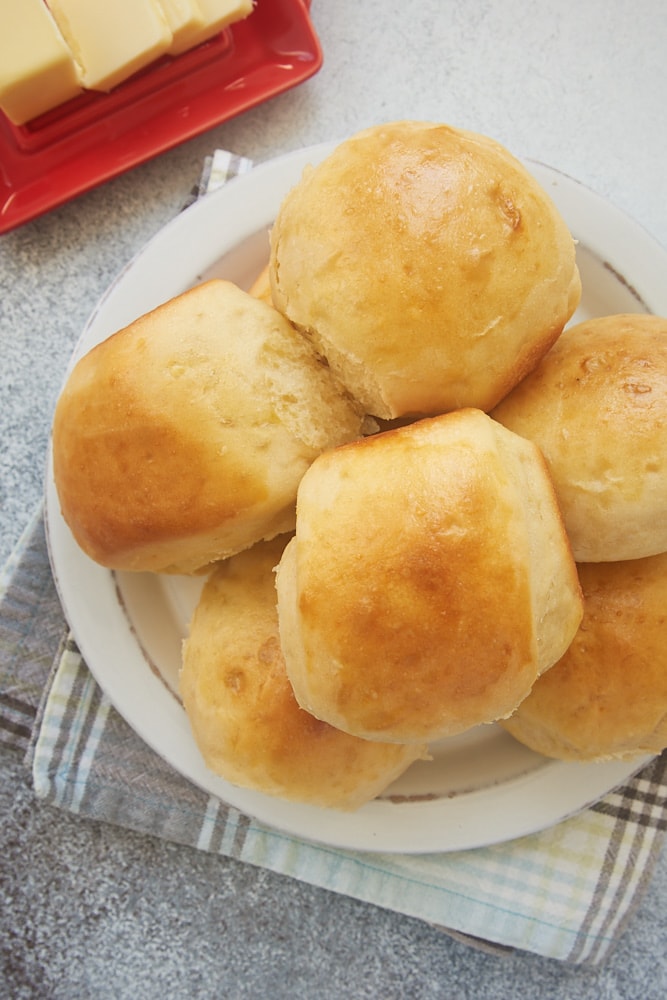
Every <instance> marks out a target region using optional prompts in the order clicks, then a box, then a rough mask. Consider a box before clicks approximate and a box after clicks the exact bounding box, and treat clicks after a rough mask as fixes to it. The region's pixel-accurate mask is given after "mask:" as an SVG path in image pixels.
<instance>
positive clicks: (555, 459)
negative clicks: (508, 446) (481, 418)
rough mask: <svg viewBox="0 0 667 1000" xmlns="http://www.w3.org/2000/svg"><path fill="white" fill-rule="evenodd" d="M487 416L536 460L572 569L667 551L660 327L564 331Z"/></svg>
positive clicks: (630, 323)
mask: <svg viewBox="0 0 667 1000" xmlns="http://www.w3.org/2000/svg"><path fill="white" fill-rule="evenodd" d="M493 416H494V417H495V418H496V419H497V420H499V421H500V422H501V423H503V424H504V425H505V426H506V427H509V428H510V429H511V430H513V431H515V432H516V433H517V434H521V435H523V436H524V437H526V438H529V439H530V440H531V441H534V442H535V443H536V444H537V445H538V446H539V448H540V449H541V451H542V452H543V454H544V456H545V458H546V461H547V464H548V466H549V470H550V473H551V476H552V479H553V482H554V486H555V489H556V494H557V496H558V500H559V503H560V507H561V510H562V512H563V518H564V521H565V526H566V528H567V531H568V534H569V536H570V541H571V544H572V551H573V553H574V557H575V559H576V560H577V562H600V561H604V562H615V561H617V560H623V559H641V558H643V557H644V556H649V555H655V554H657V553H660V552H664V551H667V319H665V318H662V317H659V316H647V315H644V314H636V315H635V314H621V315H613V316H604V317H601V318H597V319H590V320H587V321H585V322H583V323H579V324H577V325H576V326H573V327H570V328H569V329H567V330H566V331H565V332H564V333H563V335H562V336H561V337H560V339H559V340H558V343H557V344H555V346H554V347H553V348H552V350H551V351H550V352H549V354H548V355H547V356H546V357H545V358H544V359H543V360H542V361H541V362H540V364H539V366H538V367H537V368H536V370H535V371H534V372H533V373H532V374H531V375H529V376H528V377H527V378H526V379H525V380H524V381H523V382H522V383H521V384H520V385H519V386H517V388H516V389H514V391H513V392H512V393H511V394H510V395H509V396H508V397H507V398H506V399H504V400H503V401H502V403H500V405H499V406H498V407H497V408H496V409H495V410H494V411H493Z"/></svg>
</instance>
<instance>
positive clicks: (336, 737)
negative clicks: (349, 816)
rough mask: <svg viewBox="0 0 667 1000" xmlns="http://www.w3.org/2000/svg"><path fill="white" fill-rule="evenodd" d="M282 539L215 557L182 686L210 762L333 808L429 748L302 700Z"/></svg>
mask: <svg viewBox="0 0 667 1000" xmlns="http://www.w3.org/2000/svg"><path fill="white" fill-rule="evenodd" d="M284 545H285V539H284V538H276V539H274V540H273V541H272V542H260V543H259V544H258V545H256V546H255V547H254V548H252V549H249V550H248V551H246V552H243V553H241V554H240V555H237V556H234V557H232V558H231V559H228V560H226V561H225V562H222V563H220V564H219V566H218V567H216V569H215V570H214V571H213V573H212V575H211V576H210V577H209V579H208V580H207V582H206V584H205V586H204V590H203V592H202V596H201V599H200V602H199V604H198V606H197V608H196V610H195V614H194V617H193V620H192V624H191V628H190V635H189V637H188V639H187V640H186V642H185V644H184V648H183V668H182V672H181V678H180V690H181V695H182V698H183V704H184V707H185V710H186V712H187V715H188V718H189V721H190V724H191V727H192V732H193V735H194V738H195V741H196V743H197V745H198V747H199V749H200V751H201V753H202V756H203V757H204V760H205V762H206V764H207V765H208V767H209V768H210V769H211V770H212V771H214V772H215V773H216V774H219V775H221V776H222V777H223V778H225V779H226V780H227V781H230V782H232V783H233V784H236V785H241V786H243V787H247V788H253V789H255V790H256V791H261V792H264V793H266V794H269V795H278V796H280V797H282V798H285V799H290V800H294V801H299V802H308V803H310V804H312V805H318V806H327V807H330V808H336V809H356V808H358V807H359V806H361V805H363V804H364V803H365V802H368V801H369V800H370V799H373V798H375V797H376V796H377V795H379V794H380V792H382V791H383V790H384V789H385V788H386V787H387V786H388V785H389V784H391V782H392V781H393V780H394V779H395V778H397V777H398V776H399V775H400V774H402V773H403V771H405V770H406V768H407V767H408V766H409V765H410V764H411V763H412V762H413V761H414V760H416V759H417V758H418V757H424V756H426V748H425V747H419V746H414V745H413V746H400V745H398V744H395V743H377V742H372V743H371V742H369V741H367V740H360V739H357V738H356V737H354V736H348V735H347V734H346V733H341V732H339V731H337V730H336V729H333V728H332V727H331V726H328V725H326V724H325V723H323V722H320V721H318V720H317V719H315V718H313V717H312V716H311V715H309V714H308V713H307V712H304V711H303V709H301V708H299V706H298V705H297V703H296V701H295V699H294V694H293V692H292V688H291V686H290V683H289V681H288V680H287V675H286V673H285V663H284V660H283V657H282V654H281V651H280V641H279V637H278V613H277V610H276V591H275V582H274V573H273V569H274V567H275V565H276V563H277V562H278V560H279V559H280V556H281V553H282V551H283V548H284Z"/></svg>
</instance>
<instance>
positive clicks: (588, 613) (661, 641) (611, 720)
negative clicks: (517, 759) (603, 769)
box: [503, 553, 667, 761]
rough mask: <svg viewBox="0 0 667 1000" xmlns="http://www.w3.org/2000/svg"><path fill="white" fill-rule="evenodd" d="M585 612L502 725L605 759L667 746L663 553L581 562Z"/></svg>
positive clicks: (552, 747)
mask: <svg viewBox="0 0 667 1000" xmlns="http://www.w3.org/2000/svg"><path fill="white" fill-rule="evenodd" d="M579 576H580V579H581V584H582V588H583V592H584V618H583V621H582V623H581V626H580V628H579V631H578V633H577V635H576V636H575V638H574V641H573V642H572V645H571V646H570V647H569V649H568V650H567V652H566V653H565V655H564V656H563V657H562V659H561V660H560V661H559V662H558V663H556V664H555V666H553V667H552V668H551V670H549V671H548V673H546V674H545V675H544V676H543V677H541V678H540V679H539V680H538V681H537V683H536V684H535V686H534V688H533V690H532V691H531V693H530V694H529V696H528V698H526V700H525V701H524V702H523V703H522V704H521V705H520V706H519V708H518V709H517V711H516V712H515V713H514V715H512V716H511V718H509V719H507V720H506V721H505V722H504V723H503V725H504V726H505V728H506V729H507V730H508V731H509V732H510V733H511V734H512V735H513V736H514V737H515V738H516V739H518V740H519V741H520V742H522V743H525V744H527V745H528V746H529V747H531V748H532V749H533V750H536V751H537V752H538V753H542V754H545V755H546V756H548V757H556V758H560V759H563V760H590V761H595V760H608V759H609V758H632V757H636V756H638V755H641V754H650V753H660V751H661V750H663V749H664V748H665V747H667V643H666V642H665V639H666V635H665V622H666V609H667V553H663V554H661V555H657V556H650V557H647V558H645V559H630V560H627V561H623V562H616V563H584V564H581V565H580V566H579Z"/></svg>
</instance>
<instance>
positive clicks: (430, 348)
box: [270, 121, 581, 418]
mask: <svg viewBox="0 0 667 1000" xmlns="http://www.w3.org/2000/svg"><path fill="white" fill-rule="evenodd" d="M270 277H271V284H272V292H273V301H274V303H275V305H276V307H277V308H278V309H280V311H281V312H283V313H284V314H285V315H286V316H287V317H289V319H291V320H292V322H294V323H295V324H296V325H297V326H298V327H299V328H301V329H303V330H304V332H306V333H307V334H308V336H310V337H311V338H312V339H313V342H314V343H315V345H316V346H317V348H318V350H319V351H320V352H321V353H322V354H323V355H324V356H325V357H326V358H327V359H328V361H329V363H330V364H331V366H332V367H333V368H334V370H335V371H336V372H337V373H338V375H339V377H340V378H341V380H342V381H343V383H344V384H345V385H347V386H348V388H349V389H350V391H351V392H352V393H353V395H355V396H356V397H357V398H358V399H359V400H360V401H361V402H362V403H363V405H364V406H365V407H366V409H367V410H368V411H369V412H370V413H372V414H374V415H375V416H376V417H381V418H393V417H397V416H401V415H404V414H406V413H415V414H422V415H423V414H435V413H442V412H445V411H448V410H453V409H457V408H459V407H466V406H473V407H479V408H481V409H484V410H488V409H490V408H491V407H493V406H495V404H496V403H497V402H498V401H499V400H500V399H501V398H502V397H503V396H504V395H505V394H506V393H507V392H508V391H509V390H510V389H511V388H512V387H513V386H514V385H516V383H517V382H518V381H519V380H520V379H521V378H522V377H523V376H524V375H525V374H527V372H528V371H530V370H531V369H532V368H533V367H534V366H535V364H536V363H537V361H538V360H539V358H540V357H541V356H542V355H543V354H544V352H545V351H546V350H548V348H549V347H550V346H551V345H552V344H553V342H554V341H555V339H556V338H557V337H558V335H559V333H560V332H561V330H562V328H563V326H564V325H565V323H566V322H567V320H568V319H569V318H570V316H571V315H572V313H573V312H574V310H575V308H576V306H577V304H578V301H579V297H580V294H581V285H580V279H579V274H578V271H577V267H576V263H575V250H574V243H573V240H572V237H571V235H570V233H569V231H568V229H567V227H566V225H565V223H564V221H563V220H562V218H561V217H560V215H559V213H558V211H557V210H556V207H555V206H554V204H553V202H552V201H551V199H550V198H549V197H548V195H547V194H546V192H545V191H544V190H543V189H542V188H541V186H540V185H539V184H538V183H537V181H536V180H535V179H534V178H533V177H532V176H531V175H530V174H529V172H528V171H527V170H526V169H525V167H524V166H523V165H522V164H521V163H520V162H519V161H517V160H516V159H515V158H514V157H513V156H511V155H510V153H509V152H508V151H507V150H506V149H504V148H503V147H502V146H501V145H499V144H498V143H497V142H494V141H493V140H491V139H489V138H487V137H485V136H480V135H476V134H474V133H472V132H466V131H462V130H460V129H455V128H450V127H448V126H446V125H438V124H433V123H429V122H412V121H402V122H394V123H390V124H386V125H379V126H375V127H373V128H369V129H366V130H365V131H363V132H360V133H358V134H357V135H355V136H353V137H352V138H351V139H348V140H347V141H345V142H343V143H341V144H340V145H339V146H338V147H337V148H336V149H335V150H334V152H333V153H332V154H331V155H330V156H328V157H327V158H326V160H325V161H324V162H322V163H320V164H318V165H317V166H315V167H314V168H310V169H308V170H307V171H305V172H304V175H303V177H302V179H301V181H300V183H298V184H297V185H296V186H295V187H294V188H293V190H292V191H291V192H290V193H289V194H288V195H287V197H286V198H285V199H284V200H283V203H282V205H281V207H280V211H279V213H278V216H277V219H276V222H275V225H274V227H273V229H272V232H271V263H270Z"/></svg>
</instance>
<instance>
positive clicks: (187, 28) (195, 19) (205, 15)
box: [160, 0, 253, 55]
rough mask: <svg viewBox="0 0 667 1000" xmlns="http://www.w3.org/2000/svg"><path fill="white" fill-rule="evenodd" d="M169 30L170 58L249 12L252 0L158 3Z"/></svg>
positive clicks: (188, 0) (168, 0) (162, 0)
mask: <svg viewBox="0 0 667 1000" xmlns="http://www.w3.org/2000/svg"><path fill="white" fill-rule="evenodd" d="M160 5H161V7H162V9H163V11H164V14H165V17H166V19H167V24H168V25H169V27H170V28H171V33H172V35H173V41H172V43H171V46H170V48H169V51H170V53H171V54H172V55H178V54H179V53H181V52H185V51H186V49H192V48H194V46H195V45H200V44H201V43H202V42H205V41H206V40H207V39H209V38H212V37H213V36H214V35H217V34H218V32H220V31H222V30H223V28H226V27H227V25H228V24H231V23H232V22H233V21H240V20H242V19H243V18H244V17H247V16H248V14H251V13H252V9H253V0H160Z"/></svg>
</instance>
